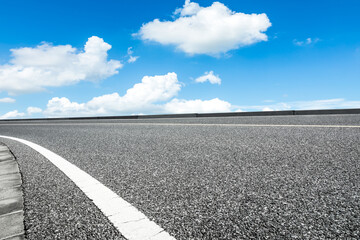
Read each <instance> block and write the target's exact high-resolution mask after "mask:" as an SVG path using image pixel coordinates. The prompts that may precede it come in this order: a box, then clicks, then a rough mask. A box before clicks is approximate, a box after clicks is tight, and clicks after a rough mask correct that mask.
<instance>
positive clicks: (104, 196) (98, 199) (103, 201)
mask: <svg viewBox="0 0 360 240" xmlns="http://www.w3.org/2000/svg"><path fill="white" fill-rule="evenodd" d="M0 137H2V138H7V139H11V140H15V141H18V142H21V143H23V144H25V145H27V146H29V147H31V148H33V149H34V150H36V151H37V152H39V153H40V154H41V155H43V156H44V157H45V158H47V159H48V160H49V161H50V162H51V163H53V164H54V165H55V166H56V167H58V168H59V169H60V170H61V171H62V172H63V173H64V174H65V175H67V176H68V177H69V178H70V180H71V181H73V182H74V183H75V184H76V185H77V186H78V187H79V188H80V189H81V190H82V191H83V192H84V193H85V194H86V196H88V198H90V199H91V200H92V201H93V203H94V204H95V205H96V206H97V207H98V208H99V209H100V210H101V211H102V212H103V213H104V215H105V216H106V217H107V218H108V219H109V220H110V222H111V223H112V224H113V225H114V226H115V227H116V228H117V229H118V230H119V232H120V233H121V234H122V235H123V236H124V237H125V238H127V239H129V240H145V239H148V240H175V238H174V237H172V236H170V234H169V233H167V232H165V231H164V229H162V228H161V227H160V226H158V225H157V224H156V223H155V222H153V221H150V219H148V218H147V217H146V216H145V215H144V214H143V213H141V212H140V211H139V210H137V209H136V208H135V207H133V206H132V205H131V204H130V203H128V202H127V201H125V200H124V199H122V198H121V197H119V196H118V195H117V194H116V193H114V192H113V191H111V190H110V189H109V188H107V187H105V186H104V185H102V184H101V183H100V182H99V181H98V180H96V179H95V178H93V177H91V176H90V175H89V174H87V173H86V172H84V171H83V170H81V169H80V168H78V167H76V166H75V165H74V164H72V163H70V162H68V161H67V160H65V159H64V158H62V157H60V156H59V155H57V154H56V153H53V152H51V151H50V150H48V149H46V148H44V147H42V146H40V145H37V144H35V143H33V142H30V141H27V140H24V139H20V138H15V137H9V136H2V135H0Z"/></svg>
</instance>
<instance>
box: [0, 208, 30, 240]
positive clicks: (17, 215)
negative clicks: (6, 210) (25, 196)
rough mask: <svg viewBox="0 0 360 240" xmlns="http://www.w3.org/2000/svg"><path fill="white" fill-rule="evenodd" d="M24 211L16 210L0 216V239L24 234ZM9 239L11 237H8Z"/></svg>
mask: <svg viewBox="0 0 360 240" xmlns="http://www.w3.org/2000/svg"><path fill="white" fill-rule="evenodd" d="M23 224H24V212H23V211H17V212H13V213H10V214H5V215H1V216H0V226H1V231H0V239H8V238H9V237H13V236H17V235H20V234H24V225H23ZM10 239H11V238H10Z"/></svg>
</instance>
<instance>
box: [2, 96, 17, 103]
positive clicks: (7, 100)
mask: <svg viewBox="0 0 360 240" xmlns="http://www.w3.org/2000/svg"><path fill="white" fill-rule="evenodd" d="M13 102H15V99H13V98H8V97H7V98H0V103H13Z"/></svg>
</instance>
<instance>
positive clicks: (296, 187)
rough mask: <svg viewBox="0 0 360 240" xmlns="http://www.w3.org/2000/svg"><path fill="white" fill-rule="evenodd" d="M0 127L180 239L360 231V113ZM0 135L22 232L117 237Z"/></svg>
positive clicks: (35, 159)
mask: <svg viewBox="0 0 360 240" xmlns="http://www.w3.org/2000/svg"><path fill="white" fill-rule="evenodd" d="M246 124H261V125H262V126H253V125H251V126H246ZM265 125H268V126H265ZM271 125H276V126H271ZM278 125H283V126H278ZM290 125H299V126H290ZM300 125H302V126H300ZM306 125H309V126H306ZM312 125H332V126H333V127H329V126H324V127H321V126H316V127H314V126H312ZM336 126H337V127H336ZM341 126H359V127H341ZM0 135H7V136H12V137H18V138H23V139H26V140H29V141H32V142H34V143H37V144H39V145H41V146H43V147H45V148H48V149H49V150H51V151H53V152H55V153H57V154H59V155H60V156H62V157H64V158H65V159H67V160H68V161H70V162H72V163H73V164H75V165H77V166H78V167H80V168H81V169H82V170H84V171H86V172H87V173H89V174H90V175H91V176H93V177H94V178H96V179H97V180H99V181H100V182H102V183H103V184H104V185H105V186H107V187H109V188H110V189H112V190H113V191H114V192H116V193H117V194H118V195H119V196H121V197H122V198H124V199H125V200H127V201H128V202H130V203H131V204H133V205H134V206H135V207H137V208H138V209H139V210H141V211H142V212H143V213H144V214H145V215H146V216H147V217H148V218H150V219H151V220H153V221H155V222H156V223H157V224H159V225H160V226H161V227H163V228H164V229H165V230H166V231H167V232H169V233H170V234H171V235H172V236H174V237H175V238H176V239H359V238H360V230H359V229H360V115H359V114H358V115H320V116H273V117H269V116H268V117H228V118H201V119H196V118H194V119H190V118H185V119H144V120H93V121H90V120H87V121H51V122H16V123H10V122H0ZM0 141H1V142H4V143H5V144H7V145H8V146H9V147H10V148H11V149H12V150H13V152H14V154H15V156H17V158H18V160H19V164H20V168H21V171H22V174H23V178H24V191H25V227H26V232H27V236H28V238H29V239H43V238H46V237H47V238H48V239H64V238H65V236H67V237H68V238H69V239H75V238H77V239H122V237H121V235H119V234H118V233H117V231H116V230H115V228H114V227H113V226H112V225H111V224H110V223H109V221H107V219H106V218H105V217H103V216H102V214H101V212H100V211H99V210H97V209H96V207H95V206H93V205H92V203H91V202H90V201H89V200H88V199H87V198H86V196H85V195H84V194H83V193H82V192H81V191H80V190H79V189H77V187H76V186H75V185H74V184H73V183H72V182H71V181H70V180H68V179H67V178H66V177H65V176H64V175H63V174H62V173H61V172H60V171H59V170H58V169H56V167H54V166H53V165H52V164H51V163H49V162H48V161H47V160H46V159H44V158H43V157H41V156H40V155H39V154H37V153H36V152H34V151H33V150H31V149H30V148H28V147H26V146H24V145H22V144H20V143H16V142H14V141H12V140H5V139H0Z"/></svg>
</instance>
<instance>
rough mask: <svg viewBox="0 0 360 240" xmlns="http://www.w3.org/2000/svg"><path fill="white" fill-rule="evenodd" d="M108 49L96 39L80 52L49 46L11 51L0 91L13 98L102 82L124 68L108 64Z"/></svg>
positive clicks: (1, 73) (0, 69)
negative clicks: (74, 85) (57, 88)
mask: <svg viewBox="0 0 360 240" xmlns="http://www.w3.org/2000/svg"><path fill="white" fill-rule="evenodd" d="M110 49H111V45H110V44H108V43H106V42H104V40H103V39H102V38H99V37H96V36H93V37H90V38H89V39H88V41H87V42H86V44H85V46H84V50H83V51H79V50H78V49H76V48H74V47H72V46H70V45H58V46H53V45H51V44H48V43H42V44H41V45H39V46H36V47H34V48H30V47H24V48H18V49H11V52H12V59H11V60H10V62H9V63H8V64H5V65H0V91H7V92H8V93H9V94H11V95H14V94H20V93H27V92H36V91H43V90H44V89H45V88H46V87H59V86H64V85H71V84H76V83H78V82H79V81H83V80H87V81H97V80H101V79H105V78H107V77H110V76H112V75H114V74H117V73H118V69H120V68H121V67H122V66H123V65H122V64H121V63H120V62H119V61H117V60H107V56H108V55H107V52H108V50H110Z"/></svg>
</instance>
